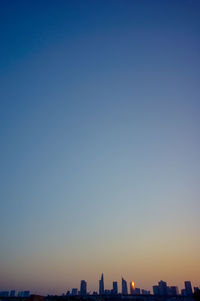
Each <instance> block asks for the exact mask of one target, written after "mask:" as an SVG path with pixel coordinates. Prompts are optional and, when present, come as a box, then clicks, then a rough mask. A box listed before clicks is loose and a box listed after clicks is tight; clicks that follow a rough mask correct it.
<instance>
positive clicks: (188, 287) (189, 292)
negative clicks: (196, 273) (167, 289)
mask: <svg viewBox="0 0 200 301" xmlns="http://www.w3.org/2000/svg"><path fill="white" fill-rule="evenodd" d="M185 291H186V296H192V284H191V282H190V281H185Z"/></svg>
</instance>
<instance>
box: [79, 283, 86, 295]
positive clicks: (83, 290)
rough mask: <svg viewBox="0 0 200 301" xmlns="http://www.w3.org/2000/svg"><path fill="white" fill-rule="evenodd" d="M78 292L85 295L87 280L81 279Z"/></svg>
mask: <svg viewBox="0 0 200 301" xmlns="http://www.w3.org/2000/svg"><path fill="white" fill-rule="evenodd" d="M80 294H81V296H86V295H87V282H86V281H85V280H81V284H80Z"/></svg>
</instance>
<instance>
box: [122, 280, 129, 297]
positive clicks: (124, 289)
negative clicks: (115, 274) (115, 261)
mask: <svg viewBox="0 0 200 301" xmlns="http://www.w3.org/2000/svg"><path fill="white" fill-rule="evenodd" d="M127 294H128V288H127V282H126V280H124V278H122V295H127Z"/></svg>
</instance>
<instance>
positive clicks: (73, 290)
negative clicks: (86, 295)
mask: <svg viewBox="0 0 200 301" xmlns="http://www.w3.org/2000/svg"><path fill="white" fill-rule="evenodd" d="M76 295H78V289H77V288H73V289H72V296H76Z"/></svg>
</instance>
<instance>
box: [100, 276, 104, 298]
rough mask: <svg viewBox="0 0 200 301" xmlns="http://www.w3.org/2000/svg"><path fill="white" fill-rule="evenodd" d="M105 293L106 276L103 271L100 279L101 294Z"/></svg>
mask: <svg viewBox="0 0 200 301" xmlns="http://www.w3.org/2000/svg"><path fill="white" fill-rule="evenodd" d="M103 294H104V278H103V273H102V274H101V279H100V280H99V295H103Z"/></svg>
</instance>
